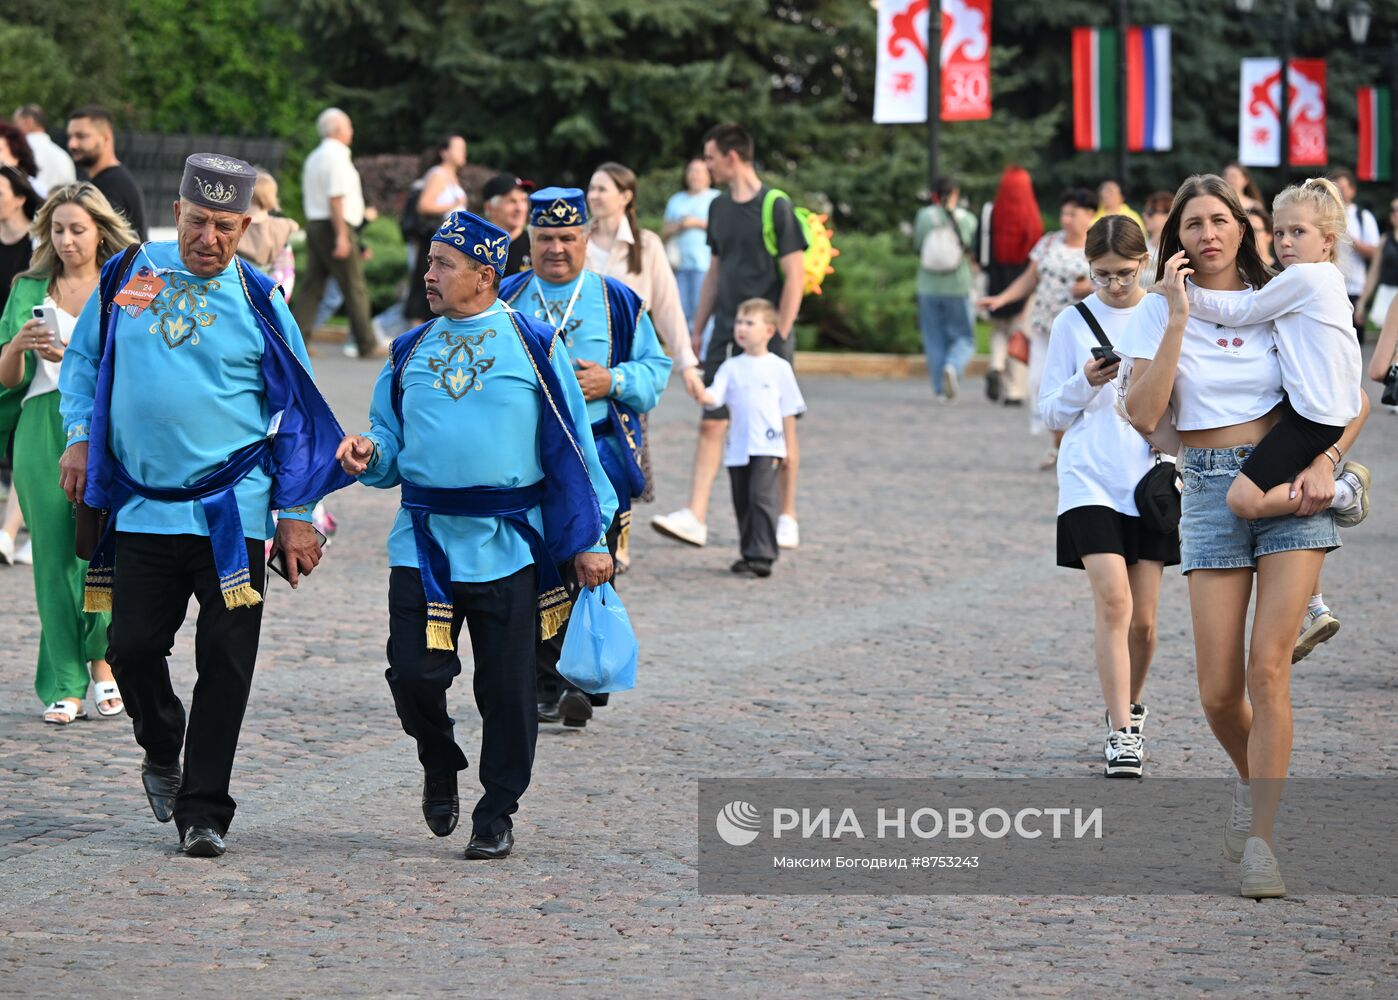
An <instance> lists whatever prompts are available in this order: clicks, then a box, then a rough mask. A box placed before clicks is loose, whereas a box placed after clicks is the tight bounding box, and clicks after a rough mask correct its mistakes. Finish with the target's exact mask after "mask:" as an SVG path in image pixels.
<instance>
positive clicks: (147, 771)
mask: <svg viewBox="0 0 1398 1000" xmlns="http://www.w3.org/2000/svg"><path fill="white" fill-rule="evenodd" d="M255 180H256V172H255V171H254V170H253V168H252V167H250V166H249V165H248V164H246V163H244V162H243V161H241V160H236V159H233V158H231V157H225V156H220V155H217V154H210V153H196V154H194V155H193V156H190V157H189V158H188V159H187V160H186V161H185V167H184V175H183V178H182V180H181V182H180V197H179V199H178V200H177V201H176V202H175V204H174V213H175V225H176V233H177V239H176V240H174V241H169V242H156V243H146V244H132V245H131V246H130V247H128V248H127V249H126V250H125V251H123V252H122V253H120V254H117V255H116V256H114V257H112V259H111V260H109V261H108V262H107V264H106V265H105V266H104V267H103V268H102V272H101V276H100V278H99V281H98V287H97V291H95V292H94V293H93V294H92V295H91V297H90V298H89V299H88V300H87V304H86V306H85V307H84V308H83V310H82V314H81V315H80V316H79V317H78V321H77V324H76V326H75V327H74V330H73V334H72V338H71V340H70V341H69V344H68V349H67V351H66V353H65V354H64V356H63V366H62V370H61V372H60V374H59V380H58V387H59V391H60V393H61V395H62V399H61V402H60V407H59V410H60V413H61V415H62V418H63V423H64V431H65V434H66V440H67V448H66V450H65V451H64V452H63V455H62V458H61V459H60V460H59V472H60V483H61V485H62V487H63V490H64V492H65V493H66V494H67V496H68V499H69V500H70V501H73V502H77V501H79V500H82V501H83V502H84V503H85V504H86V508H82V507H80V508H79V509H78V513H79V518H80V520H79V529H80V534H81V528H82V524H83V520H82V517H83V514H84V511H85V510H86V509H91V510H93V511H104V512H106V515H107V521H106V524H105V526H104V527H102V528H100V530H99V531H98V532H97V541H96V543H95V549H94V551H93V553H92V559H91V562H90V564H89V567H88V573H87V580H86V587H85V592H84V609H85V610H87V611H110V612H111V614H112V626H111V630H110V632H109V635H108V643H109V645H108V658H109V659H110V661H111V665H112V671H113V673H114V674H115V676H116V680H117V684H118V686H119V687H120V689H121V696H122V699H123V700H124V701H125V703H126V709H127V713H128V714H129V715H130V716H131V718H132V722H133V725H134V729H135V735H136V742H137V743H138V744H140V746H141V747H142V749H144V750H145V760H144V761H143V763H142V765H141V777H142V783H143V785H144V786H145V789H146V795H147V798H148V799H149V801H150V805H151V810H152V811H153V812H154V813H155V816H156V819H158V820H160V821H161V822H168V821H169V820H170V819H172V818H173V819H174V820H175V825H176V828H177V830H178V831H179V835H180V839H181V848H182V850H183V851H184V852H185V853H187V854H190V855H195V856H199V857H216V856H218V855H221V854H222V853H223V852H224V842H223V838H224V836H226V834H227V831H228V826H229V824H230V823H231V822H232V819H233V813H234V810H235V808H236V803H235V802H234V800H233V799H232V797H231V796H230V795H229V778H230V775H231V772H232V769H233V758H234V755H235V753H236V751H237V744H238V733H239V730H240V728H241V726H242V721H243V713H244V710H245V708H246V705H247V698H248V690H249V688H250V686H251V683H252V674H253V667H254V663H255V660H256V657H257V645H258V638H259V635H260V632H261V624H262V608H263V604H262V592H263V589H264V580H265V564H264V549H263V546H264V541H265V539H266V538H267V537H268V536H269V535H271V534H272V532H273V522H272V517H271V511H272V510H273V509H278V510H280V512H281V516H280V519H279V521H278V522H277V524H276V527H275V540H274V542H273V553H274V558H283V559H284V560H285V569H286V576H287V578H288V580H289V582H290V583H291V585H292V586H293V587H295V586H296V584H297V582H298V580H299V578H300V576H302V575H304V574H307V573H310V572H311V570H313V569H314V568H315V566H316V564H317V563H318V562H319V561H320V555H321V549H320V543H319V541H318V540H317V537H316V533H315V531H314V529H313V528H312V526H311V523H310V522H311V510H312V508H313V507H314V506H315V504H316V502H317V501H318V500H319V499H320V498H321V497H322V496H323V495H324V494H326V493H328V492H330V491H331V490H334V489H338V488H340V487H341V486H345V485H348V484H349V483H350V482H352V480H351V479H350V478H349V477H348V476H346V475H345V474H344V472H343V471H341V469H340V467H339V464H338V463H337V462H336V460H335V450H336V448H337V447H338V445H339V442H340V438H341V436H342V433H343V432H342V431H341V430H340V428H339V425H338V424H337V423H336V421H335V417H334V415H333V414H332V413H331V412H330V409H329V407H328V405H327V404H326V403H325V400H324V399H323V397H322V396H321V395H320V393H319V392H318V391H317V390H316V387H315V384H314V382H313V381H312V380H311V375H310V361H309V359H308V358H307V356H306V347H305V344H304V343H303V342H302V338H301V333H300V331H299V330H298V329H297V326H296V323H295V321H294V320H293V319H292V318H291V313H290V312H289V311H288V309H287V307H286V303H285V301H284V300H283V299H282V296H281V295H280V294H279V293H278V292H277V290H276V288H275V286H274V285H273V284H272V282H271V281H270V280H269V279H267V278H266V277H264V276H263V275H262V274H260V273H259V272H258V271H257V269H256V268H253V267H250V266H248V265H246V264H245V263H244V262H242V261H241V259H240V258H238V257H237V255H236V251H237V248H238V241H239V239H240V238H241V236H242V234H243V232H244V230H246V229H247V227H248V223H249V215H248V206H249V203H250V201H251V198H252V189H253V184H254V182H255ZM153 387H158V390H159V391H152V388H153ZM191 595H192V596H194V597H195V598H196V599H197V600H198V602H199V617H198V625H197V631H196V633H195V640H194V649H195V654H194V655H195V668H196V670H197V671H198V675H199V681H198V683H197V684H196V685H195V689H194V698H193V703H192V704H191V706H190V712H189V720H188V727H186V724H185V710H184V706H183V705H182V704H181V702H180V700H179V698H177V697H176V696H175V693H174V691H173V690H172V689H171V687H170V670H169V665H168V663H167V661H166V656H167V655H168V653H169V651H170V648H171V646H172V645H173V643H174V639H175V633H176V632H177V631H178V630H179V627H180V625H181V624H182V623H183V621H184V617H185V612H186V608H187V607H188V603H189V598H190V596H191ZM181 751H183V753H184V763H183V767H181V763H180V754H181Z"/></svg>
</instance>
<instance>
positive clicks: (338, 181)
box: [301, 138, 364, 228]
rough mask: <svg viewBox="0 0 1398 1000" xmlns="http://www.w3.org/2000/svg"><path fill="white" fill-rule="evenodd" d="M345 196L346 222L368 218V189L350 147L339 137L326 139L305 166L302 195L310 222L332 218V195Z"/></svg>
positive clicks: (352, 223) (353, 224)
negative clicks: (360, 178)
mask: <svg viewBox="0 0 1398 1000" xmlns="http://www.w3.org/2000/svg"><path fill="white" fill-rule="evenodd" d="M331 198H344V199H345V201H344V206H343V207H344V215H345V224H346V225H348V226H351V227H353V228H358V227H359V226H360V225H362V224H363V222H364V189H363V187H362V186H361V185H360V182H359V171H358V170H356V169H354V159H353V158H352V157H351V156H350V148H349V147H348V146H346V145H345V144H344V143H343V142H341V141H340V140H339V139H329V138H326V139H322V140H321V141H320V145H319V146H317V147H316V148H315V149H313V150H312V151H311V155H310V156H308V157H306V165H305V167H304V168H302V170H301V199H302V204H303V205H304V207H305V209H306V221H307V222H328V221H329V220H330V199H331Z"/></svg>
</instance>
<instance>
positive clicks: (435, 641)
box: [402, 479, 572, 649]
mask: <svg viewBox="0 0 1398 1000" xmlns="http://www.w3.org/2000/svg"><path fill="white" fill-rule="evenodd" d="M402 495H403V499H402V506H403V509H404V510H406V511H407V512H408V514H409V516H410V517H411V518H412V519H413V540H414V541H415V542H416V544H417V565H418V570H419V571H420V572H421V573H422V589H423V592H424V594H426V596H427V648H428V649H454V648H455V647H454V646H453V644H452V641H451V624H452V618H453V609H452V594H451V563H450V562H449V561H448V559H447V554H446V552H444V551H443V550H442V546H441V545H440V544H439V543H438V541H437V539H436V538H434V537H432V531H431V530H430V528H429V526H428V518H429V517H430V516H431V515H432V514H443V515H446V516H449V517H498V518H500V519H502V520H504V521H508V522H509V523H510V524H511V525H513V526H514V527H515V529H516V530H517V531H518V532H519V533H520V534H521V535H522V536H523V537H524V540H525V541H526V542H527V543H528V544H529V551H530V553H531V554H532V555H533V556H534V565H535V567H536V568H537V569H538V574H539V575H538V582H539V625H540V629H541V631H542V635H543V638H545V639H548V638H551V637H552V636H553V635H554V633H556V632H557V631H558V628H559V626H560V625H561V624H562V623H563V622H565V621H567V619H568V611H569V609H570V608H571V604H572V602H571V601H570V600H569V599H568V592H567V590H565V589H564V587H563V578H562V577H561V576H560V575H559V572H558V567H557V566H556V565H555V564H554V561H553V559H552V558H550V556H549V553H548V548H547V547H546V546H545V544H544V539H543V536H541V535H540V534H539V532H538V531H537V530H535V528H534V525H532V524H530V523H529V512H530V511H532V510H533V509H534V508H535V507H538V506H539V505H540V504H541V503H542V502H543V500H544V481H543V480H542V479H541V480H539V482H537V483H533V484H532V485H529V486H518V487H515V488H513V489H510V488H505V487H496V486H471V487H458V488H437V487H431V486H418V485H416V484H414V483H410V482H408V481H407V480H404V481H403V484H402Z"/></svg>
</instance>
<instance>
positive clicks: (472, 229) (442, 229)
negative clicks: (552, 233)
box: [432, 212, 510, 275]
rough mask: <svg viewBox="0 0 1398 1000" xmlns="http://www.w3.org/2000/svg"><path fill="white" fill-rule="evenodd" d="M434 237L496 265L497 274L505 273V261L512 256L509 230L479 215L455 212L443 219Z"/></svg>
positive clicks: (486, 263) (479, 259)
mask: <svg viewBox="0 0 1398 1000" xmlns="http://www.w3.org/2000/svg"><path fill="white" fill-rule="evenodd" d="M432 240H433V242H436V243H445V244H446V245H447V246H449V247H451V248H453V249H455V250H460V251H461V252H462V253H463V254H465V255H466V256H467V257H470V258H471V259H472V260H478V261H480V262H481V263H482V264H485V265H486V266H487V267H493V268H495V273H496V274H500V275H503V274H504V273H505V261H506V259H507V258H508V257H509V256H510V234H509V233H507V232H505V230H503V229H501V228H500V227H499V226H497V225H495V224H494V223H491V222H487V221H486V220H485V219H482V218H481V217H480V216H479V215H472V214H471V213H470V212H452V213H451V214H450V215H448V216H447V217H446V218H445V219H444V220H443V221H442V224H441V225H440V226H439V227H438V228H437V232H436V234H435V235H433V237H432Z"/></svg>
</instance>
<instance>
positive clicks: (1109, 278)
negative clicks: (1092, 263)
mask: <svg viewBox="0 0 1398 1000" xmlns="http://www.w3.org/2000/svg"><path fill="white" fill-rule="evenodd" d="M1140 276H1141V269H1140V268H1139V267H1138V268H1136V269H1135V270H1132V271H1118V272H1117V273H1116V274H1106V273H1105V272H1102V271H1093V272H1092V273H1091V275H1089V278H1090V279H1091V281H1092V283H1093V284H1094V285H1096V286H1097V287H1098V288H1111V287H1112V286H1113V285H1120V286H1121V287H1122V288H1130V287H1131V286H1132V285H1134V284H1135V283H1136V279H1137V278H1139V277H1140Z"/></svg>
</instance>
